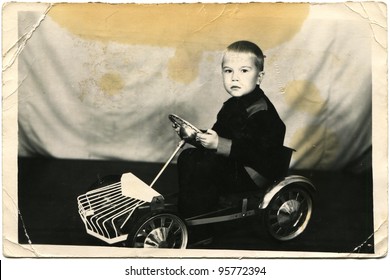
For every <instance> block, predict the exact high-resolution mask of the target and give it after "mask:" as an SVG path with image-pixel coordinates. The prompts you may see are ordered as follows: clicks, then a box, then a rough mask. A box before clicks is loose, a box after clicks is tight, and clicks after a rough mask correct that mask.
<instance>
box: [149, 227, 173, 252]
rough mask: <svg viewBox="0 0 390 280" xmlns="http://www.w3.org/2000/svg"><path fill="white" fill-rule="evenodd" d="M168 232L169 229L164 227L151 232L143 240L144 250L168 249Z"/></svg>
mask: <svg viewBox="0 0 390 280" xmlns="http://www.w3.org/2000/svg"><path fill="white" fill-rule="evenodd" d="M168 232H169V229H168V228H166V227H159V228H155V229H154V230H152V231H151V232H150V233H149V234H148V235H147V236H146V238H145V242H144V245H145V248H169V247H170V246H169V242H168V240H167V239H168Z"/></svg>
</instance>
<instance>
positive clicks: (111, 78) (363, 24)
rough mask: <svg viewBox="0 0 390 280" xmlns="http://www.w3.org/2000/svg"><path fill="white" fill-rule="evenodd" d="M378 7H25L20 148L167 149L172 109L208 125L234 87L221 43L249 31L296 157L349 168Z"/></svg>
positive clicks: (59, 152)
mask: <svg viewBox="0 0 390 280" xmlns="http://www.w3.org/2000/svg"><path fill="white" fill-rule="evenodd" d="M365 5H370V4H365ZM371 8H373V9H379V10H380V9H381V6H377V7H371ZM382 12H383V11H382ZM369 18H370V15H369V14H368V13H367V9H365V6H364V5H363V4H358V3H355V4H353V3H349V4H326V5H315V4H264V3H257V4H255V3H251V4H165V5H164V4H163V5H137V4H127V5H122V4H121V5H112V4H111V5H110V4H58V5H54V6H52V7H51V8H50V9H49V10H48V12H47V13H40V12H33V11H25V12H20V13H19V15H18V28H19V30H18V32H19V36H20V37H21V38H22V37H23V36H24V37H25V36H26V34H32V35H31V37H29V39H28V40H27V41H26V45H25V46H24V48H23V51H22V52H21V54H20V55H19V58H18V65H19V66H18V67H19V68H18V69H19V70H18V79H19V84H20V85H19V88H18V98H19V99H18V106H19V107H18V121H19V155H21V156H35V155H43V156H53V157H57V158H77V159H119V160H130V161H146V162H164V161H166V160H167V159H168V157H169V155H170V154H171V153H172V152H173V151H174V149H175V146H176V145H177V143H178V141H179V139H178V137H177V135H176V134H175V132H174V131H173V130H172V128H171V124H170V122H169V120H168V114H170V113H174V114H177V115H179V116H181V117H183V118H185V119H187V120H188V121H190V122H191V123H193V124H194V125H196V126H198V127H200V128H208V127H210V126H211V125H212V124H213V123H214V122H215V117H216V114H217V112H218V111H219V109H220V108H221V106H222V103H223V102H224V101H225V100H226V99H227V98H229V96H228V94H227V93H226V92H225V90H224V88H223V85H222V79H221V69H220V63H221V53H222V51H223V50H224V48H225V47H226V46H227V45H229V44H230V43H232V42H234V41H237V40H243V39H245V40H250V41H253V42H255V43H257V44H258V45H259V46H260V47H261V48H262V49H263V51H264V53H265V55H266V61H265V73H266V74H265V77H264V80H263V83H262V86H261V87H262V89H263V90H264V91H265V93H266V94H267V96H268V97H269V98H270V99H271V101H272V102H273V103H274V105H275V107H276V108H277V110H278V112H279V114H280V116H281V118H282V119H283V120H284V122H285V124H286V126H287V132H286V139H285V145H286V146H289V147H291V148H294V149H296V150H297V151H296V152H295V153H294V156H293V159H292V167H294V168H305V169H306V168H311V169H338V168H343V167H345V166H346V165H348V164H349V163H351V162H354V161H355V160H356V159H357V158H359V157H360V156H362V155H363V154H364V153H366V152H367V151H368V150H370V147H371V139H372V138H371V129H372V117H371V115H372V110H371V103H372V102H371V100H372V77H371V44H372V40H373V38H374V39H375V26H374V25H375V24H374V23H373V22H372V21H371V20H369ZM31 30H34V31H33V32H32V33H31Z"/></svg>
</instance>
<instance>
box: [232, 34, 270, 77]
mask: <svg viewBox="0 0 390 280" xmlns="http://www.w3.org/2000/svg"><path fill="white" fill-rule="evenodd" d="M226 51H231V52H238V53H250V54H253V55H254V56H255V65H256V67H257V68H258V70H259V71H263V70H264V58H265V56H264V54H263V51H262V50H261V49H260V48H259V46H257V45H256V44H255V43H252V42H249V41H237V42H234V43H233V44H231V45H229V46H228V47H227V48H226Z"/></svg>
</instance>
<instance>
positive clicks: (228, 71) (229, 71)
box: [223, 69, 232, 73]
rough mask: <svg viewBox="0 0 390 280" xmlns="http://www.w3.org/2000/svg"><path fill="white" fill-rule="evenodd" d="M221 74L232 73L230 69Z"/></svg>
mask: <svg viewBox="0 0 390 280" xmlns="http://www.w3.org/2000/svg"><path fill="white" fill-rule="evenodd" d="M223 72H224V73H232V70H230V69H224V70H223Z"/></svg>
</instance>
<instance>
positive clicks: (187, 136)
mask: <svg viewBox="0 0 390 280" xmlns="http://www.w3.org/2000/svg"><path fill="white" fill-rule="evenodd" d="M169 120H170V121H171V122H172V123H173V126H174V128H175V129H176V128H179V130H178V131H177V132H178V135H179V137H180V138H181V139H183V140H184V141H185V142H187V143H189V144H191V145H194V146H196V147H200V146H201V144H200V143H199V142H197V141H196V134H198V133H203V131H202V130H200V129H199V128H197V127H196V126H194V125H192V124H191V123H189V122H188V121H186V120H184V119H182V118H180V117H179V116H177V115H174V114H170V115H169Z"/></svg>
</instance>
